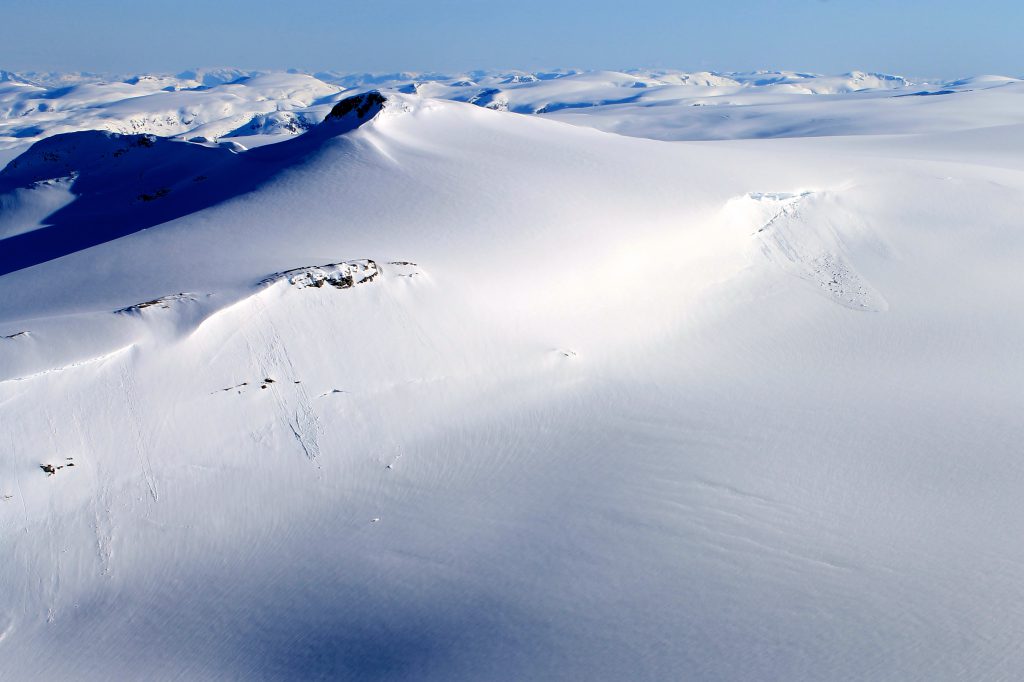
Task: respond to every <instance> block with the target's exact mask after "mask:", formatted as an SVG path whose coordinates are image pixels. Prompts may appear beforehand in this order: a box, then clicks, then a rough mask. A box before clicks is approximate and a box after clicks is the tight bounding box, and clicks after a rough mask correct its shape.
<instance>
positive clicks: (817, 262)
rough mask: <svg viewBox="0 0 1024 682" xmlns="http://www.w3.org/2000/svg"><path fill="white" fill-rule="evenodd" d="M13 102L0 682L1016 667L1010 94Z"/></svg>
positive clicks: (1, 136) (969, 88) (714, 80)
mask: <svg viewBox="0 0 1024 682" xmlns="http://www.w3.org/2000/svg"><path fill="white" fill-rule="evenodd" d="M0 81H2V82H0V147H2V148H3V149H2V150H0V166H2V170H0V556H2V557H3V561H2V562H0V678H2V679H4V680H8V679H9V680H37V679H46V680H62V679H75V680H108V679H150V680H206V679H266V680H291V679H353V680H355V679H373V680H531V679H559V680H577V679H597V680H669V679H682V680H751V679H757V680H801V679H827V680H867V679H870V680H902V681H905V680H922V681H923V680H929V681H931V680H1004V679H1014V678H1015V677H1016V676H1017V675H1018V674H1019V671H1020V670H1021V669H1022V668H1024V648H1022V646H1021V641H1022V638H1024V505H1022V504H1021V502H1020V500H1021V490H1022V488H1024V458H1022V457H1021V455H1022V452H1024V451H1022V445H1021V444H1022V443H1024V419H1022V417H1021V406H1022V404H1024V388H1022V384H1024V353H1022V352H1021V339H1022V338H1024V314H1022V311H1024V270H1022V269H1021V263H1022V262H1024V229H1022V216H1024V113H1022V112H1024V107H1022V106H1021V104H1022V103H1024V83H1021V82H1020V81H1018V80H1016V79H1012V78H1002V77H983V78H975V79H965V80H962V81H957V82H949V83H914V82H910V81H908V80H906V79H902V78H898V77H893V76H885V75H879V74H862V73H853V74H847V75H845V76H839V77H823V76H814V75H811V74H792V73H769V72H765V73H758V74H709V73H703V74H685V73H680V72H652V71H647V72H630V73H619V72H557V73H548V74H531V73H525V72H510V73H484V72H474V73H471V74H456V75H450V76H442V75H436V74H435V75H421V74H392V75H387V76H369V75H363V76H347V75H344V74H326V73H325V74H317V75H316V76H315V77H314V76H311V75H306V74H296V73H289V74H276V73H267V74H255V73H248V72H240V71H235V70H214V71H205V72H204V71H197V72H190V73H186V74H180V75H179V76H138V77H135V78H126V79H122V80H120V81H105V80H103V79H101V78H98V77H92V76H88V75H77V76H70V75H60V74H10V73H7V72H0Z"/></svg>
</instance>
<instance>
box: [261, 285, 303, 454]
mask: <svg viewBox="0 0 1024 682" xmlns="http://www.w3.org/2000/svg"><path fill="white" fill-rule="evenodd" d="M251 301H252V305H253V308H254V311H255V315H254V316H253V318H250V324H251V328H252V330H253V331H252V332H251V334H252V336H251V337H250V336H249V332H247V335H246V345H247V346H248V348H249V354H250V355H251V357H252V358H253V361H254V362H255V364H256V367H257V370H258V372H259V373H260V377H259V378H260V380H262V379H264V378H272V379H274V383H271V384H268V385H267V390H268V391H270V393H271V395H272V396H273V398H274V402H275V403H276V404H277V411H278V414H279V415H280V416H281V419H282V421H284V423H285V424H286V425H287V426H288V429H289V431H290V432H291V434H292V436H294V438H295V441H296V442H297V443H298V445H299V447H300V448H301V449H302V453H303V455H304V456H305V457H306V459H308V460H309V461H310V462H312V463H314V464H316V465H317V467H318V468H319V466H320V465H319V462H318V460H319V458H320V431H321V427H320V420H319V419H318V418H317V415H316V411H315V410H314V409H313V405H312V402H311V400H310V397H309V392H308V391H307V390H306V387H305V384H303V383H299V384H296V383H294V381H295V380H296V377H297V373H296V371H295V366H294V365H293V364H292V359H291V357H290V356H289V354H288V347H287V342H286V340H285V338H284V337H283V336H282V335H281V333H280V332H279V331H278V330H277V327H276V326H275V325H274V322H273V317H272V315H271V314H270V313H269V312H268V310H267V308H266V306H265V305H263V302H262V301H261V300H260V296H259V294H256V295H254V296H253V297H252V298H251ZM257 348H264V349H266V350H264V351H258V350H256V349H257Z"/></svg>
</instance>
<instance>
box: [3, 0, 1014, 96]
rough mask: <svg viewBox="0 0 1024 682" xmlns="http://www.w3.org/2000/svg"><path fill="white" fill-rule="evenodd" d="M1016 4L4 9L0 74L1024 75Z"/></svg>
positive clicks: (727, 1) (20, 5)
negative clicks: (205, 69) (647, 71)
mask: <svg viewBox="0 0 1024 682" xmlns="http://www.w3.org/2000/svg"><path fill="white" fill-rule="evenodd" d="M1022 42H1024V3H1022V2H1020V0H1016V1H1011V0H975V1H974V2H946V1H944V0H933V1H931V2H926V1H924V0H887V1H882V0H859V1H856V2H855V1H854V0H760V1H758V2H755V1H752V0H705V1H702V2H686V1H682V2H672V1H671V0H629V1H619V2H611V1H609V0H569V1H563V2H559V1H558V0H548V1H547V2H544V1H541V0H519V1H518V2H514V1H509V2H487V1H476V2H473V1H470V0H437V1H434V2H431V1H429V0H366V1H365V2H347V1H345V0H291V1H286V0H274V1H270V0H162V1H161V2H148V1H146V0H46V1H45V2H31V1H29V0H0V69H14V70H76V71H77V70H85V71H101V72H136V71H169V72H177V71H181V70H184V69H186V68H192V67H197V66H238V67H243V68H260V69H265V68H273V69H284V68H292V67H294V68H299V69H304V70H314V71H315V70H328V69H331V70H338V71H378V72H381V71H398V70H413V71H430V70H438V71H449V72H450V71H458V70H468V69H473V68H522V69H540V68H555V67H567V68H570V67H572V68H584V69H592V68H602V69H618V68H627V67H672V68H680V69H689V70H720V71H742V70H752V69H760V68H778V69H795V70H808V71H818V72H825V73H838V72H842V71H849V70H852V69H862V70H869V71H886V72H891V73H900V74H906V75H913V76H940V77H943V76H944V77H954V76H963V75H974V74H981V73H1001V74H1006V75H1018V76H1019V75H1024V50H1022V49H1020V45H1021V43H1022Z"/></svg>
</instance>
